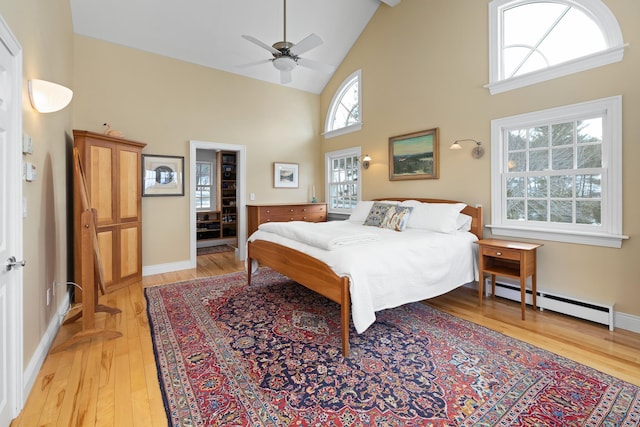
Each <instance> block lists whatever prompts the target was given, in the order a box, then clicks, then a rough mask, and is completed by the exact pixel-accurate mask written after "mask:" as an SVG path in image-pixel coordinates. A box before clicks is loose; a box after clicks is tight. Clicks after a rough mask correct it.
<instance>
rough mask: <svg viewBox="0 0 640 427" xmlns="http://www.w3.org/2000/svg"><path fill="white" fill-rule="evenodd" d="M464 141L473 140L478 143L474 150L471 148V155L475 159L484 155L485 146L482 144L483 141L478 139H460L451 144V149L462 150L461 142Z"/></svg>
mask: <svg viewBox="0 0 640 427" xmlns="http://www.w3.org/2000/svg"><path fill="white" fill-rule="evenodd" d="M464 141H471V142H475V143H476V146H475V147H474V148H473V150H471V157H473V158H474V159H479V158H480V157H482V156H484V148H482V147H481V146H480V145H481V144H482V142H481V141H476V140H475V139H458V140H457V141H455V142H454V143H453V144H451V147H449V150H462V146H461V145H460V143H461V142H464Z"/></svg>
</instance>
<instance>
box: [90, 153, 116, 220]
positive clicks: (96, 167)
mask: <svg viewBox="0 0 640 427" xmlns="http://www.w3.org/2000/svg"><path fill="white" fill-rule="evenodd" d="M89 159H90V162H89V163H90V164H89V184H88V185H89V187H90V188H89V201H90V202H91V206H92V207H94V208H95V209H96V210H97V213H98V226H100V225H104V224H113V223H114V222H115V221H116V216H115V205H114V202H115V201H114V200H113V190H114V188H113V187H114V185H113V178H112V176H113V148H112V147H109V146H100V145H93V146H91V148H90V154H89Z"/></svg>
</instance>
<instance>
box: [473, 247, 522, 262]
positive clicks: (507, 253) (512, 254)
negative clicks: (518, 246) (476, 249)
mask: <svg viewBox="0 0 640 427" xmlns="http://www.w3.org/2000/svg"><path fill="white" fill-rule="evenodd" d="M482 255H484V256H490V257H493V258H504V259H512V260H515V261H518V260H520V251H517V250H513V249H504V248H494V247H491V246H483V247H482Z"/></svg>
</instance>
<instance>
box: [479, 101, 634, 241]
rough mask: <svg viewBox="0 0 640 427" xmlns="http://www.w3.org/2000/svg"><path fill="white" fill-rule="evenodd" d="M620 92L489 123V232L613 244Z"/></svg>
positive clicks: (618, 198) (617, 237)
mask: <svg viewBox="0 0 640 427" xmlns="http://www.w3.org/2000/svg"><path fill="white" fill-rule="evenodd" d="M621 116H622V97H620V96H616V97H611V98H606V99H601V100H597V101H591V102H585V103H581V104H575V105H570V106H566V107H560V108H554V109H550V110H544V111H539V112H535V113H529V114H522V115H518V116H513V117H507V118H503V119H498V120H493V121H492V124H491V139H492V140H491V150H492V159H491V170H492V180H491V187H492V197H491V198H492V205H491V211H492V212H491V214H492V216H491V226H490V227H491V231H492V233H493V234H495V235H503V236H516V237H527V238H536V239H543V240H556V241H563V242H572V243H583V244H591V245H599V246H610V247H620V246H621V241H622V239H624V238H626V237H625V236H623V235H622V118H621Z"/></svg>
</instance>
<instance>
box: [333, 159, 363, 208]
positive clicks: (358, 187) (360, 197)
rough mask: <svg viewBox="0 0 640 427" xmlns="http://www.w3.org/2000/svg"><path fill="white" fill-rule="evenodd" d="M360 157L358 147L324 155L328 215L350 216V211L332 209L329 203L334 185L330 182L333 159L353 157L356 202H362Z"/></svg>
mask: <svg viewBox="0 0 640 427" xmlns="http://www.w3.org/2000/svg"><path fill="white" fill-rule="evenodd" d="M361 156H362V149H361V148H360V147H353V148H345V149H343V150H337V151H330V152H327V153H325V154H324V165H325V167H324V182H325V186H324V188H325V195H324V196H325V198H324V199H325V200H326V201H327V213H328V214H340V215H350V214H351V212H352V209H344V208H333V207H332V203H331V186H332V185H333V184H334V183H333V182H332V180H331V176H332V162H333V160H334V159H339V158H346V157H354V158H355V159H356V162H357V164H358V180H357V183H356V184H357V193H358V194H357V200H356V202H359V201H361V200H362V164H361V163H360V158H361Z"/></svg>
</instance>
